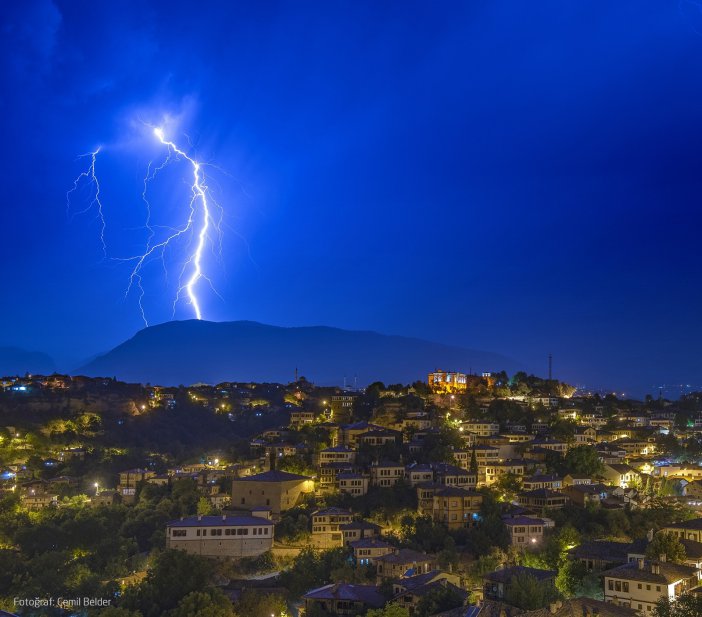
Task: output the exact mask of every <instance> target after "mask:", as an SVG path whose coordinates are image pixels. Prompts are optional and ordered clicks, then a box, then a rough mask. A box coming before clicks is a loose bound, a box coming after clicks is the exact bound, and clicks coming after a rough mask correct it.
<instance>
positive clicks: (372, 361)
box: [77, 320, 520, 385]
mask: <svg viewBox="0 0 702 617" xmlns="http://www.w3.org/2000/svg"><path fill="white" fill-rule="evenodd" d="M471 367H472V368H473V370H474V371H483V370H495V371H498V370H502V369H504V370H507V371H511V370H518V369H519V368H520V367H519V366H518V365H517V363H516V362H515V361H514V360H510V359H508V358H506V357H504V356H500V355H498V354H494V353H489V352H484V351H475V350H471V349H463V348H460V347H452V346H448V345H442V344H439V343H432V342H429V341H424V340H420V339H415V338H406V337H402V336H387V335H384V334H378V333H376V332H362V331H353V330H341V329H339V328H328V327H323V326H313V327H300V328H281V327H278V326H268V325H265V324H260V323H256V322H253V321H232V322H219V323H216V322H208V321H197V320H190V321H171V322H168V323H164V324H161V325H158V326H152V327H150V328H145V329H144V330H141V331H140V332H138V333H137V334H136V335H135V336H134V337H133V338H131V339H129V340H128V341H126V342H124V343H122V344H121V345H119V346H118V347H115V348H114V349H113V350H112V351H109V352H108V353H106V354H104V355H101V356H99V357H97V358H95V359H93V360H91V361H90V362H88V363H87V364H86V365H85V366H83V367H82V368H80V369H79V370H78V371H77V373H80V374H84V375H89V376H105V377H112V376H114V377H117V378H118V379H121V380H124V381H132V382H142V383H147V382H148V383H152V384H160V385H179V384H183V385H190V384H193V383H198V382H203V383H212V384H215V383H220V382H223V381H255V382H278V383H288V382H291V381H293V380H294V376H295V369H296V368H297V369H298V371H299V375H300V376H304V377H306V378H307V379H308V380H310V381H312V382H314V383H316V384H319V385H335V384H337V385H340V384H341V383H342V381H343V379H344V376H346V378H347V380H348V383H350V384H351V383H353V379H354V376H357V377H358V384H359V385H367V384H368V383H369V382H372V381H376V380H378V381H384V382H386V383H410V382H412V381H416V380H417V379H426V375H427V373H428V372H429V371H431V370H434V369H436V368H443V369H445V370H461V371H465V372H467V371H468V370H469V369H470V368H471Z"/></svg>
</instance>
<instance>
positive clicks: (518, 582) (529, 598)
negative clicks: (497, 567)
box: [505, 572, 558, 611]
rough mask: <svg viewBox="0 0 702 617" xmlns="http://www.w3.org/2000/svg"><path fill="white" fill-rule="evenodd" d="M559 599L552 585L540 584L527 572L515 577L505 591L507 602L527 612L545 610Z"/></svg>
mask: <svg viewBox="0 0 702 617" xmlns="http://www.w3.org/2000/svg"><path fill="white" fill-rule="evenodd" d="M557 597H558V593H557V592H556V590H555V589H554V588H553V587H551V585H547V584H544V583H540V582H539V581H538V580H537V579H536V578H535V577H534V576H532V575H531V574H528V573H526V572H521V573H520V574H517V575H516V576H515V577H513V578H512V580H510V582H509V583H508V584H507V588H506V589H505V602H507V603H508V604H511V605H513V606H516V607H518V608H521V609H524V610H525V611H534V610H536V609H537V608H543V607H544V606H546V605H548V604H549V602H551V601H553V600H555V599H556V598H557Z"/></svg>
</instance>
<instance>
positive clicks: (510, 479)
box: [494, 471, 522, 501]
mask: <svg viewBox="0 0 702 617" xmlns="http://www.w3.org/2000/svg"><path fill="white" fill-rule="evenodd" d="M494 489H495V490H496V491H497V492H498V493H500V494H501V495H502V497H504V499H505V500H507V501H512V499H514V496H515V494H516V493H518V492H519V491H521V490H522V478H521V476H518V475H517V474H515V473H512V472H511V471H510V472H508V473H503V474H502V475H501V476H500V477H499V478H497V482H495V486H494Z"/></svg>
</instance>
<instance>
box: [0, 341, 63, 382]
mask: <svg viewBox="0 0 702 617" xmlns="http://www.w3.org/2000/svg"><path fill="white" fill-rule="evenodd" d="M54 370H56V365H55V364H54V361H53V359H52V358H51V357H50V356H48V355H46V354H45V353H41V352H39V351H27V350H26V349H19V348H18V347H0V375H3V376H10V375H24V374H25V373H38V374H39V375H50V374H51V373H53V372H54Z"/></svg>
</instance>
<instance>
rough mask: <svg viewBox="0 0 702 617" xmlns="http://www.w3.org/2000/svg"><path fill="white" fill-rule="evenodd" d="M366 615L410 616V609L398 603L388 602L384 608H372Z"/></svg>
mask: <svg viewBox="0 0 702 617" xmlns="http://www.w3.org/2000/svg"><path fill="white" fill-rule="evenodd" d="M366 617H409V609H407V607H405V606H399V605H398V604H386V605H385V606H384V607H383V608H372V609H370V610H369V611H368V612H367V613H366Z"/></svg>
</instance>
